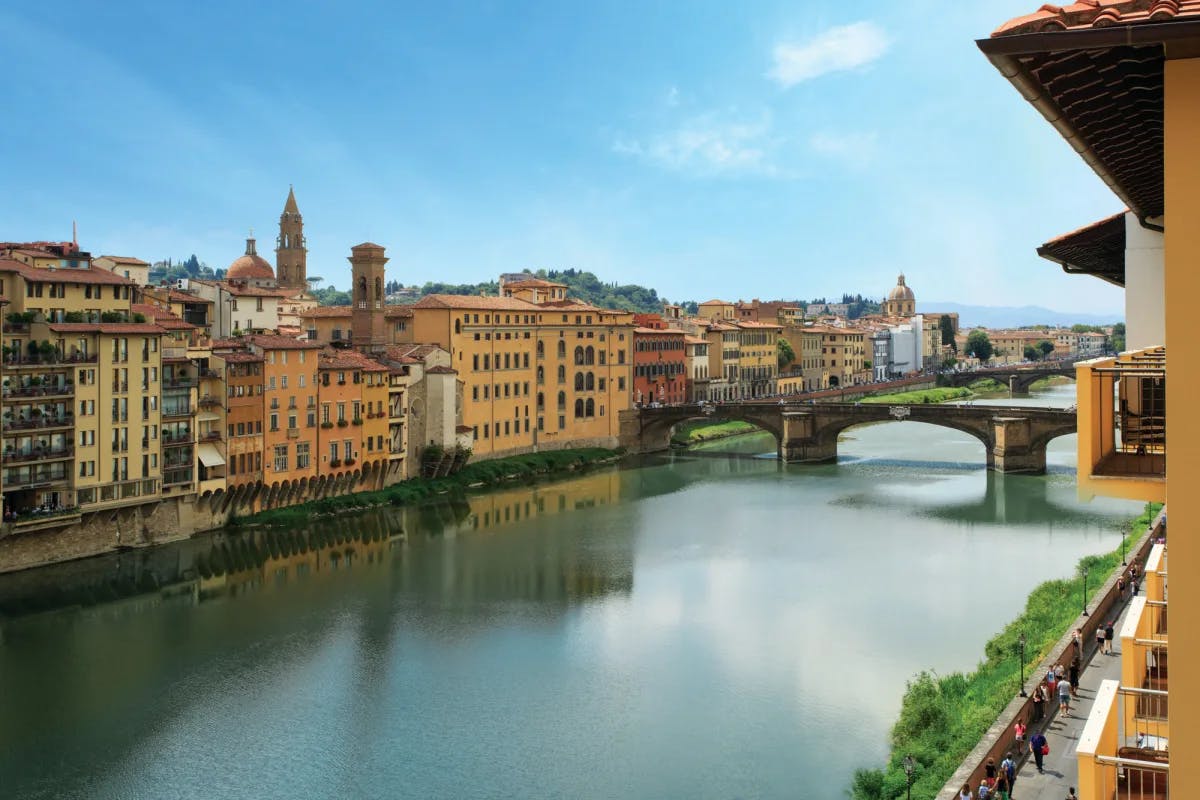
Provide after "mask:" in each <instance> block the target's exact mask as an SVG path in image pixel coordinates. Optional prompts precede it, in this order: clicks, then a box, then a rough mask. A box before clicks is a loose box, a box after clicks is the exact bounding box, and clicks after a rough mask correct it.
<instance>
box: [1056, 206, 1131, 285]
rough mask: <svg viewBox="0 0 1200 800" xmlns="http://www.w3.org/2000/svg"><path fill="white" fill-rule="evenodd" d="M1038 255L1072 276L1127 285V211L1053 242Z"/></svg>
mask: <svg viewBox="0 0 1200 800" xmlns="http://www.w3.org/2000/svg"><path fill="white" fill-rule="evenodd" d="M1037 252H1038V255H1039V256H1041V257H1042V258H1045V259H1047V260H1049V261H1053V262H1054V263H1056V264H1061V265H1062V268H1063V271H1064V272H1067V273H1069V274H1083V275H1095V276H1096V277H1097V278H1101V279H1102V280H1106V281H1108V282H1109V283H1112V284H1115V285H1117V286H1124V285H1125V212H1121V213H1120V214H1114V215H1113V216H1111V217H1106V218H1105V219H1102V220H1100V221H1099V222H1094V223H1092V224H1091V225H1088V226H1087V227H1086V228H1080V229H1079V230H1077V231H1074V232H1072V233H1068V234H1066V235H1064V236H1059V237H1058V238H1057V239H1051V240H1050V241H1048V242H1046V243H1045V244H1044V245H1042V246H1041V247H1039V248H1038V249H1037Z"/></svg>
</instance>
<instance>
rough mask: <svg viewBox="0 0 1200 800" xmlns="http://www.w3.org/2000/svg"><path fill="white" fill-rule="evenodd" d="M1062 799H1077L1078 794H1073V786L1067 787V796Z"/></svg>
mask: <svg viewBox="0 0 1200 800" xmlns="http://www.w3.org/2000/svg"><path fill="white" fill-rule="evenodd" d="M1063 800H1079V796H1078V795H1076V794H1075V787H1074V786H1072V787H1071V788H1070V789H1067V796H1066V797H1065V798H1063Z"/></svg>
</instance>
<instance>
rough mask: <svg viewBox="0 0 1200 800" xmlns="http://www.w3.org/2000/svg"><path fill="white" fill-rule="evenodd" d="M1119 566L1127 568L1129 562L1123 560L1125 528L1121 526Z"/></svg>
mask: <svg viewBox="0 0 1200 800" xmlns="http://www.w3.org/2000/svg"><path fill="white" fill-rule="evenodd" d="M1121 566H1122V567H1127V566H1129V562H1128V561H1126V560H1125V526H1124V525H1122V526H1121Z"/></svg>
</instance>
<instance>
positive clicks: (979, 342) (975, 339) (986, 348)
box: [967, 329, 992, 361]
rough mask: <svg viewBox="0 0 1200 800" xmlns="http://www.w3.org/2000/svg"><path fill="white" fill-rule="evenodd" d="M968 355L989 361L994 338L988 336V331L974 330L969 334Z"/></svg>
mask: <svg viewBox="0 0 1200 800" xmlns="http://www.w3.org/2000/svg"><path fill="white" fill-rule="evenodd" d="M967 355H968V356H974V357H975V358H978V359H979V360H980V361H987V360H988V359H990V358H991V357H992V340H991V339H989V338H988V335H987V331H985V330H982V329H980V330H974V331H971V333H970V334H968V335H967Z"/></svg>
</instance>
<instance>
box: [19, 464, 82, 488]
mask: <svg viewBox="0 0 1200 800" xmlns="http://www.w3.org/2000/svg"><path fill="white" fill-rule="evenodd" d="M12 470H13V471H6V472H5V474H4V488H5V489H12V488H15V487H31V486H38V485H40V484H44V483H58V482H60V481H66V480H68V479H69V478H70V477H71V473H70V471H68V470H37V471H34V470H28V471H27V468H24V467H13V468H12Z"/></svg>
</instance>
